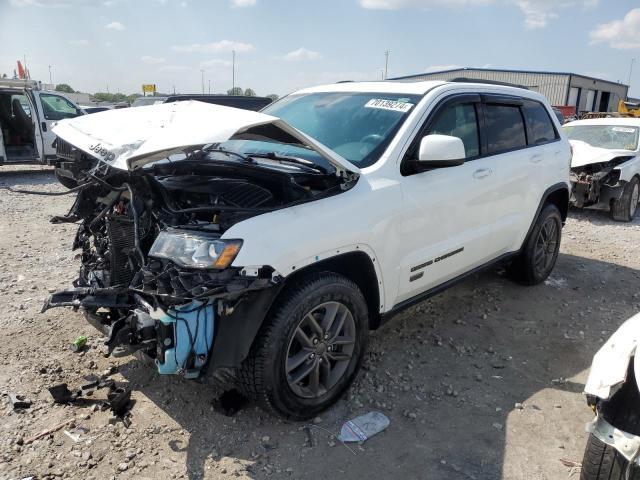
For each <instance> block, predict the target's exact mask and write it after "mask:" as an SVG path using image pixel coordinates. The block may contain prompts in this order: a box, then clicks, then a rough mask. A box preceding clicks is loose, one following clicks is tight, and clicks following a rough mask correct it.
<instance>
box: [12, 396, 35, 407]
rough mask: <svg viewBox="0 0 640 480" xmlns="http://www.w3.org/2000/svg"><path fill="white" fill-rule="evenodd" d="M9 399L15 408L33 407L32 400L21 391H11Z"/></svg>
mask: <svg viewBox="0 0 640 480" xmlns="http://www.w3.org/2000/svg"><path fill="white" fill-rule="evenodd" d="M9 400H10V401H11V405H13V409H14V410H19V409H24V408H29V407H31V400H29V399H28V398H27V397H26V396H24V395H20V394H19V393H9Z"/></svg>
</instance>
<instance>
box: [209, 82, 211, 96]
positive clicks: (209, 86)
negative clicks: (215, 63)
mask: <svg viewBox="0 0 640 480" xmlns="http://www.w3.org/2000/svg"><path fill="white" fill-rule="evenodd" d="M209 94H211V80H209Z"/></svg>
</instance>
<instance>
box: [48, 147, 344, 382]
mask: <svg viewBox="0 0 640 480" xmlns="http://www.w3.org/2000/svg"><path fill="white" fill-rule="evenodd" d="M58 151H59V153H58V154H59V156H61V158H62V159H63V160H65V159H66V161H68V162H78V163H77V165H87V164H88V165H90V168H88V169H81V170H79V171H76V172H75V173H74V178H75V180H76V181H77V182H78V184H79V185H80V187H78V188H79V191H78V194H77V198H76V200H75V203H74V205H73V207H72V208H71V210H70V211H69V212H68V214H67V215H65V216H61V217H55V218H54V219H52V221H53V222H54V223H60V222H73V223H79V227H78V230H77V233H76V237H75V240H74V243H73V249H74V250H79V251H80V252H81V254H80V257H81V265H80V270H79V275H78V278H77V279H76V280H75V281H74V282H73V286H74V288H72V289H68V290H65V291H61V292H57V293H54V294H53V295H51V297H50V298H49V299H48V300H47V302H46V303H45V305H44V307H43V311H44V310H46V309H49V308H53V307H73V308H75V309H79V308H81V309H82V310H83V311H84V313H85V315H86V317H87V319H88V320H89V322H90V323H91V324H93V325H94V326H96V327H97V328H98V329H99V330H101V331H102V332H103V333H104V334H105V335H106V337H107V338H106V341H105V345H106V349H107V352H108V353H109V354H112V353H114V354H120V353H125V354H126V353H131V352H133V351H141V352H142V353H144V354H145V355H146V356H148V357H149V358H151V359H152V360H153V361H154V362H155V365H156V366H157V369H158V371H159V372H160V373H161V374H181V375H183V376H185V377H187V378H203V376H204V372H205V371H208V372H213V371H216V370H217V369H219V368H235V367H238V366H239V365H240V364H241V362H242V361H243V359H244V358H245V357H246V356H247V354H248V352H249V349H250V347H251V344H252V342H253V339H254V338H255V336H256V334H257V332H258V330H259V328H260V325H261V324H262V321H263V319H264V317H265V316H266V314H267V312H268V310H269V308H270V306H271V304H272V303H273V301H274V299H275V297H276V295H277V294H278V292H279V291H280V289H281V287H282V282H281V277H280V276H279V275H278V273H277V272H275V271H274V270H273V268H271V267H269V266H267V265H265V266H256V267H251V268H248V267H234V266H232V263H233V260H234V258H235V257H236V255H237V253H238V251H239V250H240V248H242V240H241V239H223V238H222V236H223V234H224V232H225V231H227V230H228V229H229V228H230V227H231V226H232V225H234V224H235V223H237V222H239V221H243V220H246V219H249V218H250V217H252V216H255V215H260V214H263V213H267V212H269V211H273V210H276V209H279V208H284V207H287V206H289V205H293V204H297V203H301V202H305V201H310V200H312V199H316V198H320V197H322V196H325V195H331V194H334V193H337V192H340V191H342V190H343V188H341V187H340V182H339V179H338V178H337V177H335V176H334V175H330V174H327V173H323V172H320V171H312V170H310V169H304V168H301V169H293V171H292V169H290V168H289V169H288V170H289V171H286V170H285V169H282V168H273V167H271V166H270V167H265V166H260V165H257V164H249V165H247V164H245V163H244V162H237V163H233V162H229V161H228V160H227V159H226V158H224V157H225V155H223V154H220V153H219V152H218V153H211V152H207V151H206V150H205V149H196V150H193V151H190V152H188V153H187V154H182V155H180V156H179V158H175V156H174V157H172V158H171V159H168V160H167V161H160V162H157V163H153V164H150V165H147V166H145V167H144V168H139V169H137V170H134V171H127V170H121V169H115V168H111V167H110V166H108V165H105V164H104V163H101V162H100V161H99V159H95V158H91V157H90V156H88V155H87V154H85V153H83V152H81V151H79V150H77V149H75V148H73V147H70V146H69V145H68V144H67V143H66V142H65V141H64V140H61V139H58Z"/></svg>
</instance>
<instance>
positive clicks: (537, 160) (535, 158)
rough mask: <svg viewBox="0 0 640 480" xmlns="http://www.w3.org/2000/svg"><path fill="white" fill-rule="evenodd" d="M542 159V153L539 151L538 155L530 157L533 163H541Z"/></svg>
mask: <svg viewBox="0 0 640 480" xmlns="http://www.w3.org/2000/svg"><path fill="white" fill-rule="evenodd" d="M540 160H542V155H540V154H539V153H538V154H536V155H533V156H531V158H529V161H530V162H531V163H540Z"/></svg>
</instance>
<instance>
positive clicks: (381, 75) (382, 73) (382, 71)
mask: <svg viewBox="0 0 640 480" xmlns="http://www.w3.org/2000/svg"><path fill="white" fill-rule="evenodd" d="M380 78H381V79H382V80H384V68H381V69H380Z"/></svg>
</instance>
